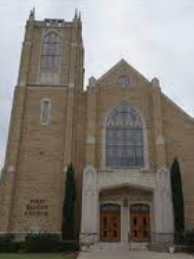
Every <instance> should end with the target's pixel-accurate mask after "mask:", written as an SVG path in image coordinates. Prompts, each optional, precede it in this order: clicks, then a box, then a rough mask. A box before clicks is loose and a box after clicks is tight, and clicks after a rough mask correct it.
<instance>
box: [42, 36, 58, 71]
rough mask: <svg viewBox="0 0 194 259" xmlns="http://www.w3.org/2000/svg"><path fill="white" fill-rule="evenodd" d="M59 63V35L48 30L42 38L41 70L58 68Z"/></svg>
mask: <svg viewBox="0 0 194 259" xmlns="http://www.w3.org/2000/svg"><path fill="white" fill-rule="evenodd" d="M60 63H61V37H60V36H59V35H58V34H57V33H55V32H50V33H49V34H47V35H46V36H45V37H44V38H43V42H42V51H41V63H40V67H41V69H42V70H58V69H59V66H60Z"/></svg>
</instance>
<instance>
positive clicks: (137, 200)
mask: <svg viewBox="0 0 194 259" xmlns="http://www.w3.org/2000/svg"><path fill="white" fill-rule="evenodd" d="M164 208H165V209H164ZM153 234H154V236H155V235H158V234H159V235H160V234H162V236H163V235H164V236H167V237H168V236H169V234H173V215H172V203H171V192H170V180H169V171H168V170H167V169H166V168H161V169H160V170H158V171H157V172H156V173H151V172H149V173H148V172H144V171H140V170H137V169H129V170H119V169H118V170H99V171H97V170H95V169H94V168H92V167H87V168H86V169H85V170H84V175H83V193H82V221H81V234H80V243H81V244H87V245H91V244H94V243H98V242H102V243H103V242H105V243H107V242H109V243H121V244H128V242H129V241H130V242H131V243H133V244H134V243H135V244H138V243H145V242H148V241H150V240H151V242H152V238H151V239H150V237H152V236H153ZM171 236H172V235H171ZM165 242H167V240H166V239H165ZM171 242H172V238H171Z"/></svg>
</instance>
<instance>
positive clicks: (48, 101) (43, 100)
mask: <svg viewBox="0 0 194 259" xmlns="http://www.w3.org/2000/svg"><path fill="white" fill-rule="evenodd" d="M45 102H47V103H48V118H47V121H46V122H44V121H43V109H44V103H45ZM50 120H51V100H50V99H49V98H42V99H41V100H40V124H41V125H42V126H48V125H49V123H50Z"/></svg>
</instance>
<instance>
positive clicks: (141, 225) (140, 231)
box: [130, 204, 150, 242]
mask: <svg viewBox="0 0 194 259" xmlns="http://www.w3.org/2000/svg"><path fill="white" fill-rule="evenodd" d="M130 225H131V234H130V240H131V241H137V242H142V241H148V240H149V236H150V207H149V205H145V204H134V205H131V206H130Z"/></svg>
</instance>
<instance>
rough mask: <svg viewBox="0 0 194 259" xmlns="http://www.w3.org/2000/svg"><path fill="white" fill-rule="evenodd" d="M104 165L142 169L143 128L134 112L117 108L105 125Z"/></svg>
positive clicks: (123, 107) (130, 109)
mask: <svg viewBox="0 0 194 259" xmlns="http://www.w3.org/2000/svg"><path fill="white" fill-rule="evenodd" d="M106 164H107V166H112V167H142V166H143V165H144V158H143V126H142V121H141V119H140V118H139V116H138V115H137V114H136V112H135V110H134V109H133V108H131V107H130V106H129V105H127V104H121V105H120V106H118V107H117V108H116V109H115V110H114V111H113V112H112V113H111V114H110V116H109V118H108V120H107V125H106Z"/></svg>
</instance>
